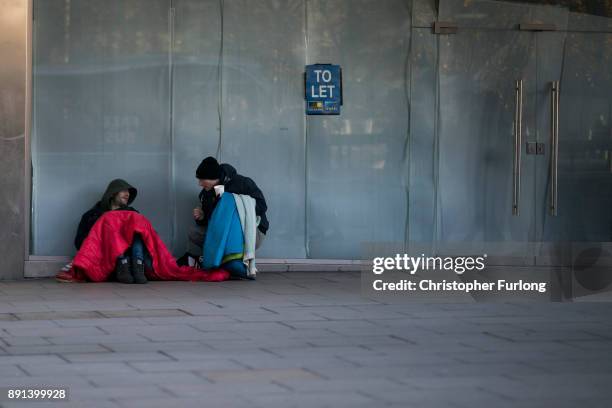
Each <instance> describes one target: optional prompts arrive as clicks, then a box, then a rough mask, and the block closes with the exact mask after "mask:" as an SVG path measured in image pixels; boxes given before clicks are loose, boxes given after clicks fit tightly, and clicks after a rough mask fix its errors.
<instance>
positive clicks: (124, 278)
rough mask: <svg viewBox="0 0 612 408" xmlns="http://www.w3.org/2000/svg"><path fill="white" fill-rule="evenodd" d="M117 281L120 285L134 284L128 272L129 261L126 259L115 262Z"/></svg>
mask: <svg viewBox="0 0 612 408" xmlns="http://www.w3.org/2000/svg"><path fill="white" fill-rule="evenodd" d="M115 272H116V275H117V280H118V281H119V282H121V283H134V278H133V277H132V272H131V271H130V260H129V259H128V258H120V259H118V260H117V268H116V269H115Z"/></svg>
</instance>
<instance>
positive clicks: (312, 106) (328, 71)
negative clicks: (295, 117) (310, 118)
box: [305, 64, 342, 115]
mask: <svg viewBox="0 0 612 408" xmlns="http://www.w3.org/2000/svg"><path fill="white" fill-rule="evenodd" d="M305 76H306V78H305V85H306V114H307V115H339V114H340V106H341V105H342V69H341V68H340V65H332V64H314V65H306V74H305Z"/></svg>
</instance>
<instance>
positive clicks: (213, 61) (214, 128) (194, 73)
mask: <svg viewBox="0 0 612 408" xmlns="http://www.w3.org/2000/svg"><path fill="white" fill-rule="evenodd" d="M174 4H175V9H176V14H175V18H174V32H175V34H174V47H173V72H174V75H173V76H174V81H173V86H174V92H173V100H174V103H173V135H174V143H173V152H174V188H175V197H176V214H175V218H174V222H175V228H176V237H175V240H174V243H173V249H174V252H175V253H176V254H177V255H180V254H182V253H183V252H185V250H186V244H187V232H188V230H189V228H190V227H191V226H192V225H193V224H194V222H193V218H192V216H191V213H192V211H191V210H192V209H193V208H194V207H195V206H196V205H198V204H199V202H198V194H199V192H200V190H201V188H200V187H199V186H198V183H197V179H196V178H195V171H196V168H197V167H198V165H199V164H200V161H201V160H202V159H203V158H204V157H206V156H208V155H213V156H214V155H215V153H216V150H217V144H218V140H219V110H218V109H219V104H218V103H219V76H218V75H219V71H218V69H217V68H218V66H219V61H220V59H219V52H220V46H221V18H220V16H221V8H220V2H219V1H218V0H208V1H201V0H177V1H175V2H174Z"/></svg>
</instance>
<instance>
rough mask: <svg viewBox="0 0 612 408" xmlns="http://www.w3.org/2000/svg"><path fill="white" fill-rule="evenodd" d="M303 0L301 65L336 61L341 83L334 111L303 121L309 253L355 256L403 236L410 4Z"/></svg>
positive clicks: (313, 256)
mask: <svg viewBox="0 0 612 408" xmlns="http://www.w3.org/2000/svg"><path fill="white" fill-rule="evenodd" d="M307 5H308V17H307V21H308V27H307V28H308V63H334V64H340V65H341V66H342V68H343V71H342V74H343V87H344V106H343V107H342V114H341V115H340V116H326V117H315V116H311V117H309V118H308V124H307V129H308V135H307V157H308V166H307V167H308V189H307V191H308V243H309V249H310V253H309V255H310V256H311V257H312V258H345V259H357V258H359V256H360V244H361V243H362V242H368V241H394V242H398V241H399V242H403V241H404V239H405V229H406V224H407V222H406V221H407V220H406V217H407V195H408V189H407V186H408V166H407V164H408V163H407V143H408V123H409V115H408V58H409V54H408V51H409V44H410V20H411V19H410V4H409V3H408V2H405V1H383V2H381V1H373V0H370V1H367V0H361V1H355V0H343V1H334V2H329V1H308V2H307Z"/></svg>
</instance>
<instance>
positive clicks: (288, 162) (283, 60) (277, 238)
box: [220, 0, 306, 258]
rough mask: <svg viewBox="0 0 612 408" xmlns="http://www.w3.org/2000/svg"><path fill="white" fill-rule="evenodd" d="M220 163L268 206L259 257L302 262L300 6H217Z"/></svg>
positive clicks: (242, 2)
mask: <svg viewBox="0 0 612 408" xmlns="http://www.w3.org/2000/svg"><path fill="white" fill-rule="evenodd" d="M224 3H225V12H224V16H225V20H224V30H226V33H225V37H224V38H225V41H224V61H223V62H224V65H223V91H224V98H223V137H222V139H221V155H220V158H221V161H227V162H228V163H231V164H233V165H234V166H235V167H236V169H237V170H238V172H239V173H242V174H244V175H246V176H249V177H251V178H252V179H254V180H255V182H256V183H257V185H258V186H259V187H260V188H261V190H262V191H263V193H264V195H265V196H266V202H267V204H268V208H269V209H268V213H267V215H268V219H269V221H270V230H269V233H268V235H267V237H266V241H265V244H264V245H263V246H262V247H261V250H260V251H258V255H259V256H263V257H275V258H304V257H305V255H306V253H305V246H304V230H305V224H304V222H305V220H304V207H305V202H304V190H305V185H304V177H305V176H304V172H305V168H304V85H303V80H302V73H303V72H304V58H305V53H304V30H303V27H304V5H303V2H302V1H300V0H291V1H283V2H279V1H276V0H260V1H256V2H254V1H251V0H225V2H224Z"/></svg>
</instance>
